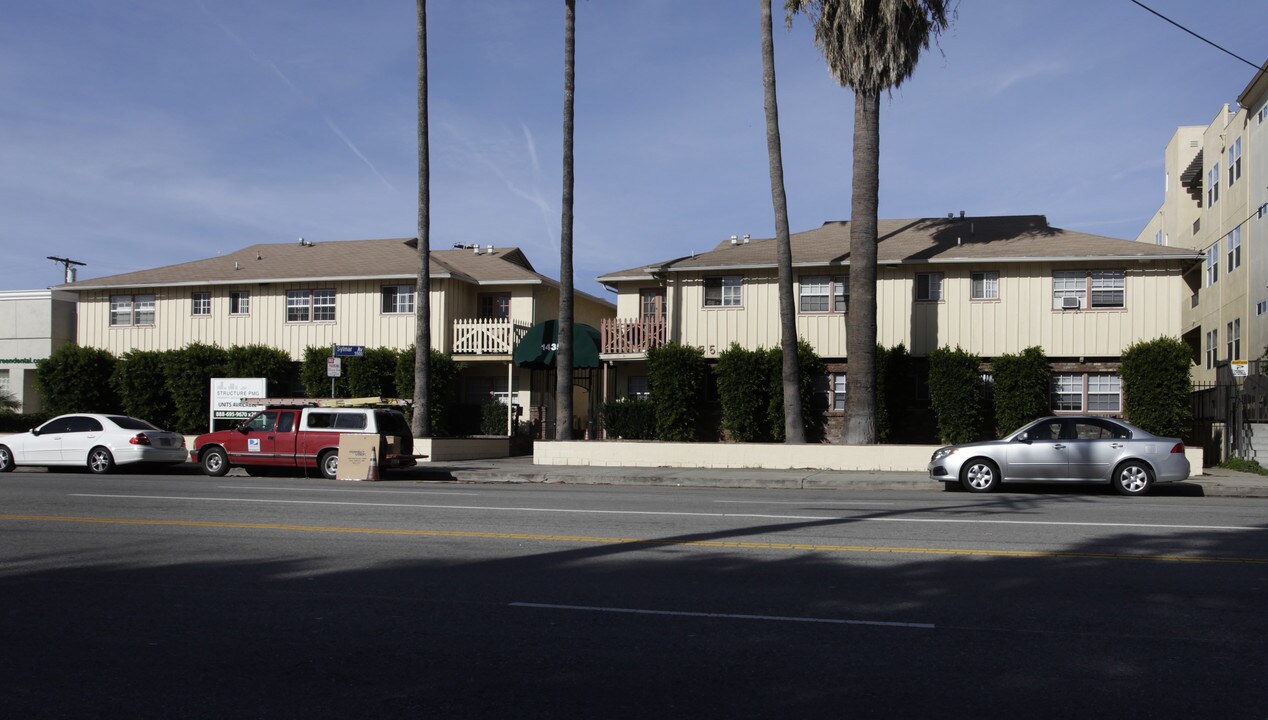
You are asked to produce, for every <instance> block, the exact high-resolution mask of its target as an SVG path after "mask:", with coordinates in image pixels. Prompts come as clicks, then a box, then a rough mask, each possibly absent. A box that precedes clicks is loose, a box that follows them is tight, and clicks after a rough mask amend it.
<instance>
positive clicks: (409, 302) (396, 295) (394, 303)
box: [383, 285, 415, 315]
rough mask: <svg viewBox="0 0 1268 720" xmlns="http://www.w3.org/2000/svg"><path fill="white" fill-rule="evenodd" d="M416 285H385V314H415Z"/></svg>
mask: <svg viewBox="0 0 1268 720" xmlns="http://www.w3.org/2000/svg"><path fill="white" fill-rule="evenodd" d="M414 290H415V286H414V285H384V286H383V313H384V314H387V315H400V314H407V313H412V312H414Z"/></svg>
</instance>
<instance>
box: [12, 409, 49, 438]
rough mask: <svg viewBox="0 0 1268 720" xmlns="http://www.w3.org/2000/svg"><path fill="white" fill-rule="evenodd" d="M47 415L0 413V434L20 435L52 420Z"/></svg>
mask: <svg viewBox="0 0 1268 720" xmlns="http://www.w3.org/2000/svg"><path fill="white" fill-rule="evenodd" d="M54 417H57V416H56V415H52V414H49V413H42V412H39V413H12V412H9V413H0V433H22V432H26V431H27V430H30V429H31V428H37V427H39V426H41V425H43V424H44V423H46V422H48V421H49V420H52V419H53V418H54Z"/></svg>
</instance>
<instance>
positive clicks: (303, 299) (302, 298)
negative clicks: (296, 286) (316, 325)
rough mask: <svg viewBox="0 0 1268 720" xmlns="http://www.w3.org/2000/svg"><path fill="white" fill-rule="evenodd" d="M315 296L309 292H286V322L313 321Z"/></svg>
mask: <svg viewBox="0 0 1268 720" xmlns="http://www.w3.org/2000/svg"><path fill="white" fill-rule="evenodd" d="M312 303H313V294H312V293H311V292H309V291H307V290H287V291H286V322H308V321H309V320H311V319H312V317H313V315H312Z"/></svg>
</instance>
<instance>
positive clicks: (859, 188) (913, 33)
mask: <svg viewBox="0 0 1268 720" xmlns="http://www.w3.org/2000/svg"><path fill="white" fill-rule="evenodd" d="M952 4H953V3H952V2H949V1H948V0H785V3H784V8H785V10H787V13H788V14H787V17H786V19H787V21H788V22H789V23H791V22H792V16H793V15H794V14H795V13H799V12H804V13H806V14H807V15H808V16H809V17H810V19H811V21H812V22H813V24H814V28H815V45H817V46H818V47H819V49H820V50H822V51H823V56H824V59H825V60H826V61H827V64H828V70H829V71H830V72H831V73H832V75H833V77H835V78H836V79H837V82H839V83H841V85H842V86H844V87H848V88H851V89H852V90H854V180H853V188H852V195H851V198H850V295H851V298H850V311H849V318H848V320H847V331H848V332H847V334H846V341H845V351H846V356H847V358H848V361H849V376H848V378H847V380H846V396H847V397H848V398H849V401H848V402H847V403H846V411H845V412H846V418H845V430H844V433H843V436H842V439H843V440H844V442H846V443H848V444H853V445H869V444H873V443H875V442H876V244H877V237H876V212H877V204H878V194H879V186H880V145H881V135H880V95H881V90H890V89H892V88H895V87H898V86H899V85H900V84H901V83H902V82H903V81H904V80H906V79H907V78H909V77H911V74H912V72H913V71H915V69H916V62H917V61H918V60H919V59H920V51H921V49H923V48H927V47H929V39H930V37H931V36H933V37H936V36H937V35H939V34H941V33H942V31H943V30H945V29H946V28H947V27H948V26H949V25H950V19H951V17H952V15H953V14H954V10H953V9H952V7H951V6H952Z"/></svg>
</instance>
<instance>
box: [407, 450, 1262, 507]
mask: <svg viewBox="0 0 1268 720" xmlns="http://www.w3.org/2000/svg"><path fill="white" fill-rule="evenodd" d="M1202 472H1203V474H1202V475H1198V476H1194V477H1192V478H1190V479H1189V480H1187V481H1185V482H1183V483H1168V484H1163V485H1156V486H1155V487H1154V489H1153V490H1151V492H1152V493H1153V494H1156V495H1159V496H1166V495H1185V496H1198V497H1203V496H1205V497H1265V498H1268V476H1264V475H1255V474H1253V473H1244V472H1238V471H1236V470H1227V469H1225V468H1220V467H1211V468H1204V469H1203V470H1202ZM395 477H398V478H400V479H403V480H404V479H418V480H448V481H453V482H470V483H497V482H502V483H567V484H577V485H662V486H681V487H728V488H781V489H791V490H797V489H802V490H810V489H816V490H826V489H832V490H912V491H927V492H942V490H943V487H942V483H940V482H936V481H934V480H930V479H929V476H928V475H926V474H925V473H912V472H842V471H830V470H763V469H756V468H753V469H701V468H670V467H663V468H646V467H598V466H580V465H534V464H533V459H532V457H530V456H523V457H512V458H497V459H489V460H454V461H446V462H438V463H422V464H420V465H419V466H418V467H416V468H412V469H410V470H408V471H404V472H402V473H400V474H397V475H396V476H395ZM1012 487H1014V488H1025V487H1031V488H1037V487H1043V486H1036V485H1030V486H1027V485H1015V486H1012ZM1047 487H1053V488H1057V487H1067V486H1056V485H1052V486H1047ZM1005 490H1007V486H1006V488H1005Z"/></svg>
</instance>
